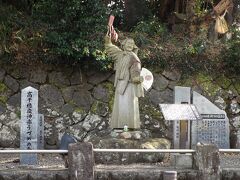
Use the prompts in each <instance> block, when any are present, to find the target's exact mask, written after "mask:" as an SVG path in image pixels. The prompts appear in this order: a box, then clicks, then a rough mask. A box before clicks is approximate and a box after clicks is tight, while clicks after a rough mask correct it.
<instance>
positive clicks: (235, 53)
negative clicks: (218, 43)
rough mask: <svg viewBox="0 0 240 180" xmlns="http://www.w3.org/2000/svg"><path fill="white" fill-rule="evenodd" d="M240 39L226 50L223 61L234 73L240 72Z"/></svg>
mask: <svg viewBox="0 0 240 180" xmlns="http://www.w3.org/2000/svg"><path fill="white" fill-rule="evenodd" d="M239 47H240V41H236V42H233V43H231V44H230V47H229V48H228V49H227V50H226V51H224V52H223V53H224V55H223V62H224V63H225V67H226V69H227V70H228V71H229V72H230V73H233V74H236V75H239V74H240V48H239Z"/></svg>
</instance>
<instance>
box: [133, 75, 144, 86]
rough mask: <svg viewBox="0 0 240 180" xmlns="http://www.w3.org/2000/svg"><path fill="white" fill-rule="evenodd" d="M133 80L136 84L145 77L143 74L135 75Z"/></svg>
mask: <svg viewBox="0 0 240 180" xmlns="http://www.w3.org/2000/svg"><path fill="white" fill-rule="evenodd" d="M132 82H133V83H136V84H140V83H142V82H143V77H142V76H137V77H133V78H132Z"/></svg>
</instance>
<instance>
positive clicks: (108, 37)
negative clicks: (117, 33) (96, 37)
mask: <svg viewBox="0 0 240 180" xmlns="http://www.w3.org/2000/svg"><path fill="white" fill-rule="evenodd" d="M104 41H105V43H106V44H109V43H111V37H110V36H109V35H107V34H106V36H105V37H104Z"/></svg>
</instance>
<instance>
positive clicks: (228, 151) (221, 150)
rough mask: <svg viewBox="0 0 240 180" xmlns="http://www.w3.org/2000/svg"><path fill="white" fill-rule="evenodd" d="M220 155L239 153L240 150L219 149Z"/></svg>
mask: <svg viewBox="0 0 240 180" xmlns="http://www.w3.org/2000/svg"><path fill="white" fill-rule="evenodd" d="M219 152H222V153H234V152H235V153H240V149H219Z"/></svg>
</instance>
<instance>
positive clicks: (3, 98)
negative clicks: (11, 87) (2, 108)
mask: <svg viewBox="0 0 240 180" xmlns="http://www.w3.org/2000/svg"><path fill="white" fill-rule="evenodd" d="M0 102H2V103H3V104H6V102H7V97H6V96H2V95H1V96H0Z"/></svg>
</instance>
